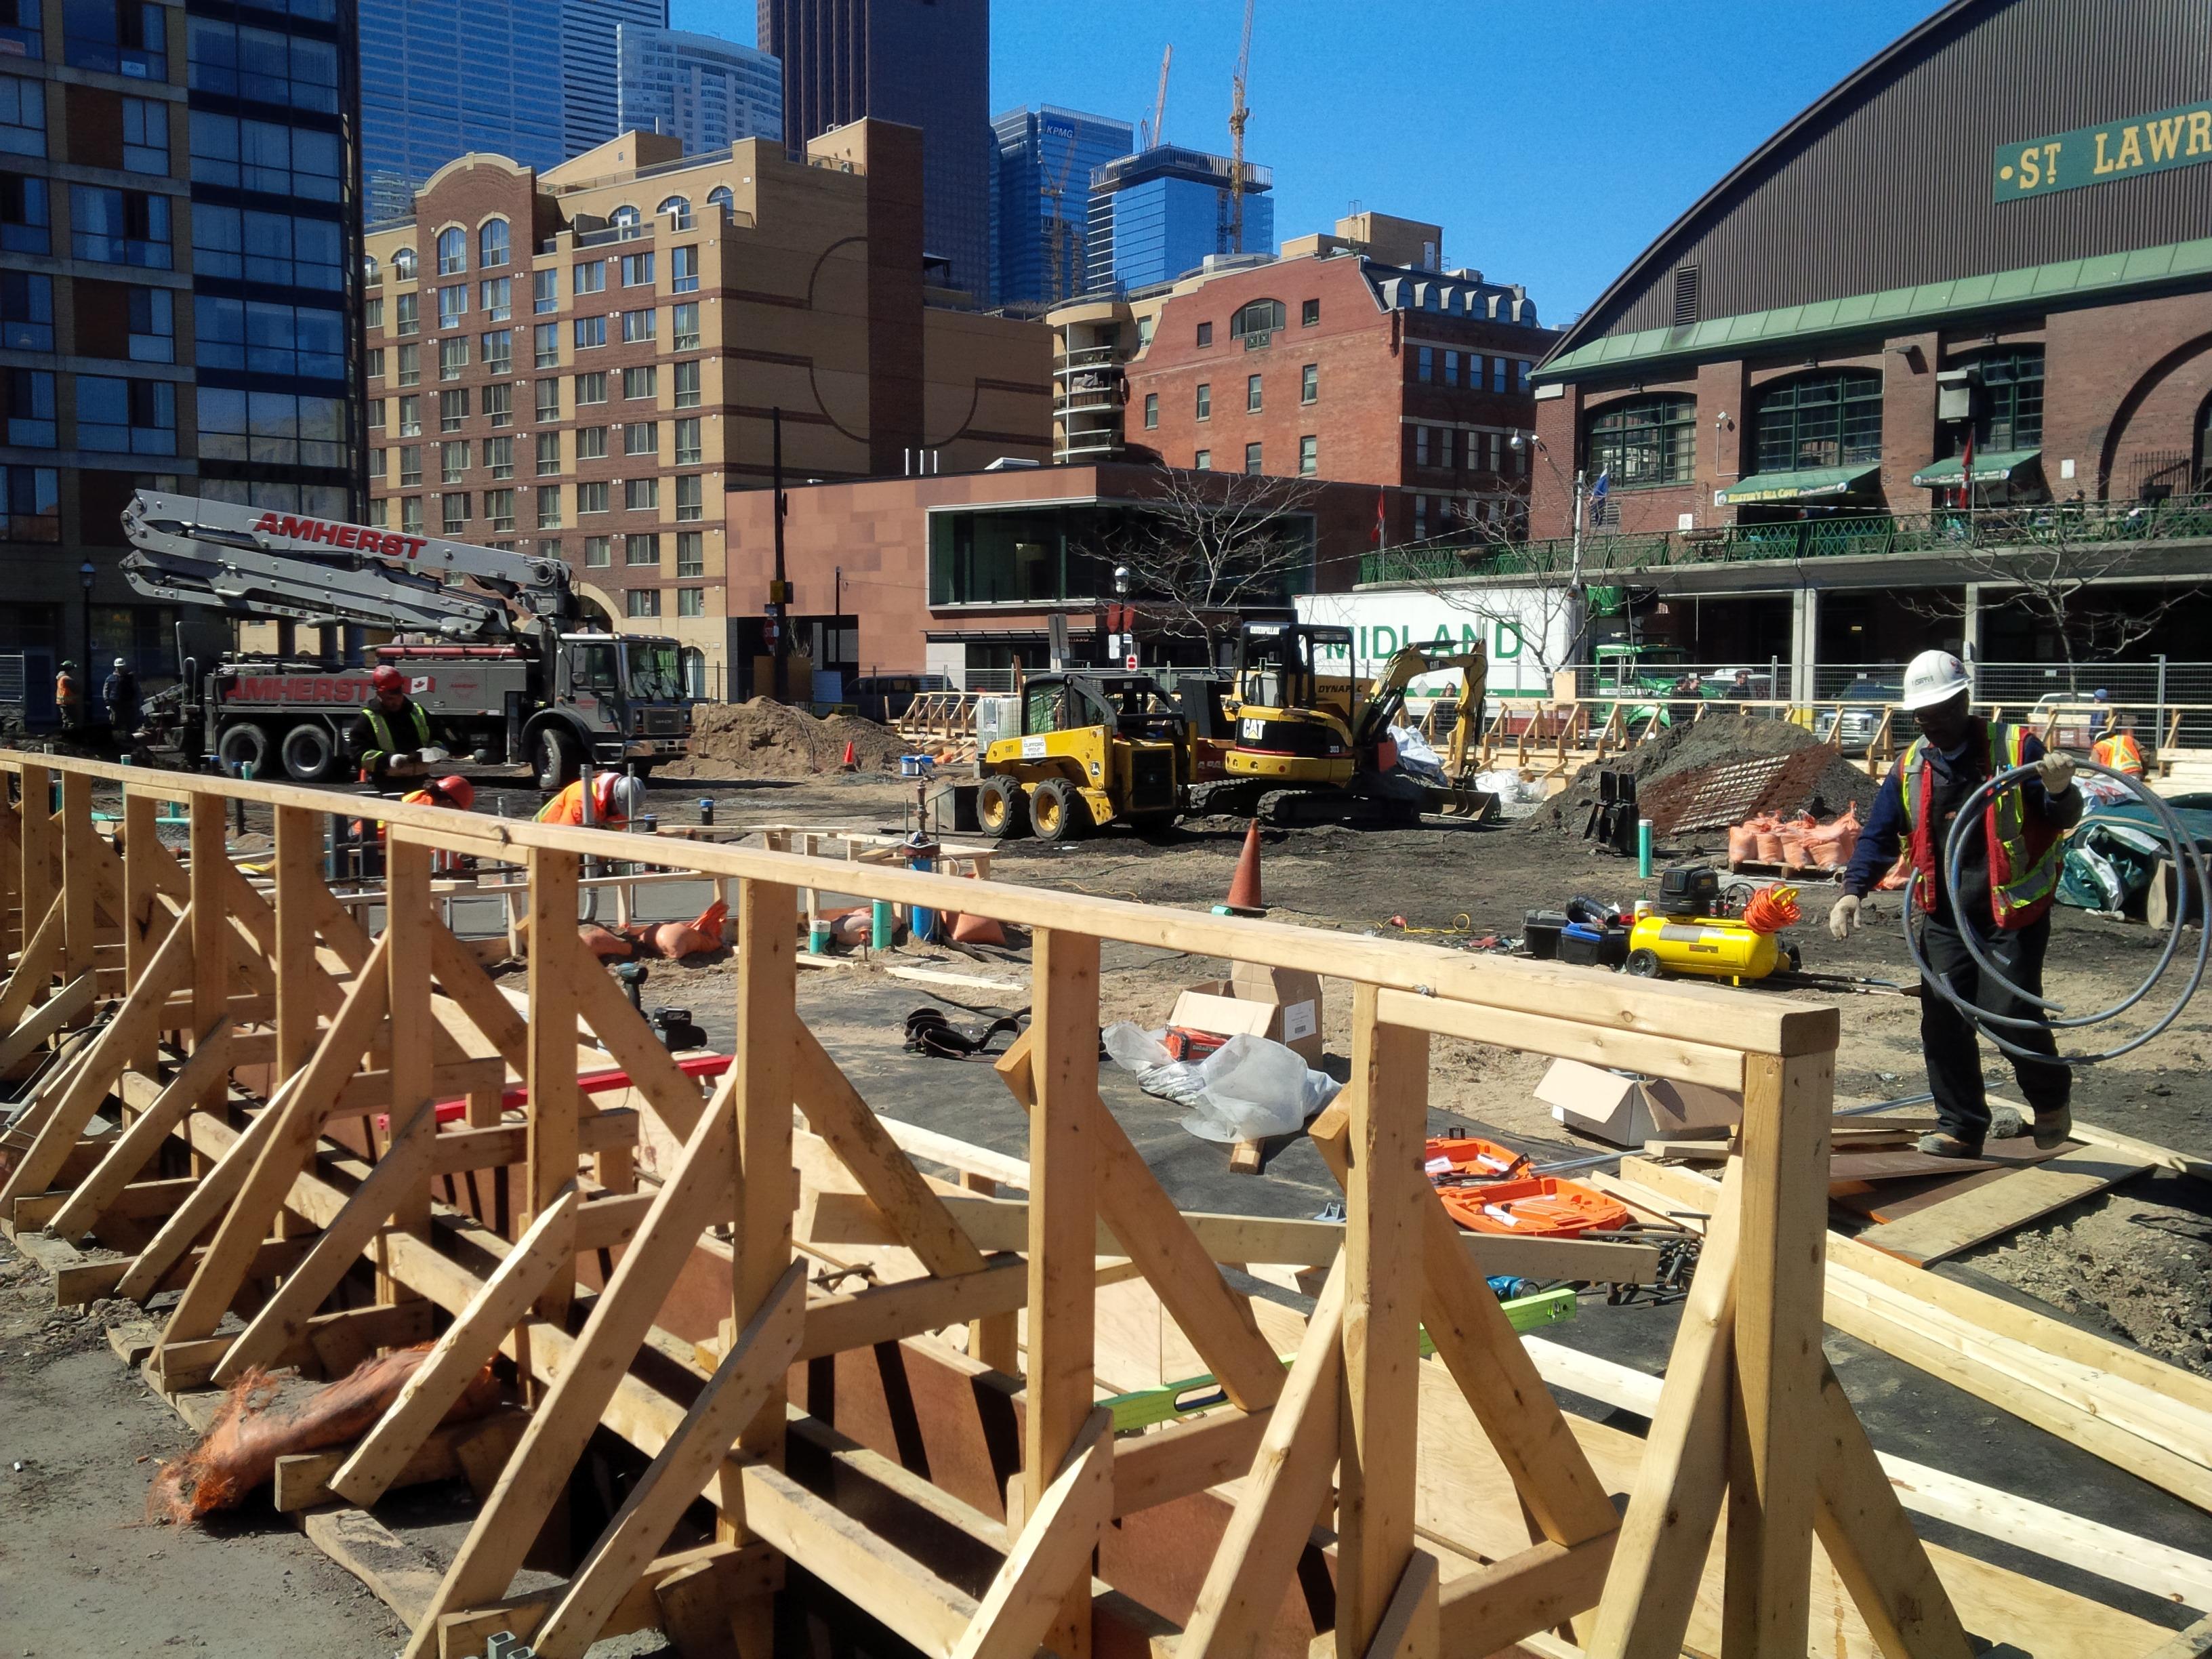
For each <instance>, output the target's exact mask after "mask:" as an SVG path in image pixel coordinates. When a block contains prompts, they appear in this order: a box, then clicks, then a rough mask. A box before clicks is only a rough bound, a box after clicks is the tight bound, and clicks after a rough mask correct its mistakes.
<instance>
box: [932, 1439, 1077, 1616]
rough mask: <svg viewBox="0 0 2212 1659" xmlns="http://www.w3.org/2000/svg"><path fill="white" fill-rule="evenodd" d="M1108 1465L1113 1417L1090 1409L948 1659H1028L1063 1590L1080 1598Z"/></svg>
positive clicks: (1062, 1597) (1055, 1613)
mask: <svg viewBox="0 0 2212 1659" xmlns="http://www.w3.org/2000/svg"><path fill="white" fill-rule="evenodd" d="M1113 1465H1114V1432H1113V1413H1110V1412H1107V1411H1104V1410H1103V1409H1102V1410H1098V1411H1094V1412H1092V1413H1091V1420H1090V1421H1089V1422H1088V1423H1087V1424H1085V1427H1084V1432H1083V1435H1082V1437H1080V1438H1079V1440H1078V1441H1077V1442H1076V1444H1075V1446H1074V1448H1073V1449H1072V1450H1071V1451H1070V1453H1069V1455H1068V1458H1067V1461H1066V1463H1065V1464H1064V1465H1063V1466H1062V1467H1061V1468H1060V1470H1059V1472H1058V1473H1057V1474H1056V1475H1055V1476H1054V1480H1053V1482H1052V1484H1051V1485H1050V1486H1048V1487H1046V1488H1045V1492H1044V1496H1043V1498H1041V1499H1040V1500H1039V1501H1038V1502H1037V1503H1036V1505H1035V1506H1034V1507H1033V1508H1032V1509H1031V1510H1030V1513H1029V1516H1028V1518H1027V1519H1026V1520H1025V1521H1024V1523H1023V1526H1022V1530H1021V1534H1020V1535H1019V1536H1018V1537H1017V1538H1016V1539H1015V1540H1014V1541H1013V1547H1012V1549H1010V1550H1008V1551H1007V1552H1006V1560H1005V1561H1004V1562H1003V1563H1001V1564H1000V1568H999V1571H997V1572H996V1573H995V1574H994V1575H993V1577H992V1579H991V1583H990V1584H989V1586H988V1587H987V1589H985V1591H984V1593H983V1599H982V1601H981V1603H980V1604H979V1605H978V1606H977V1607H976V1609H975V1617H974V1618H973V1619H971V1620H969V1622H968V1628H967V1630H966V1632H964V1633H963V1635H962V1636H961V1638H960V1642H959V1645H958V1646H957V1647H956V1648H954V1649H953V1650H952V1659H1030V1655H1032V1654H1034V1653H1035V1652H1036V1650H1037V1647H1038V1645H1039V1644H1040V1643H1041V1642H1042V1640H1043V1638H1044V1636H1045V1633H1046V1632H1048V1631H1049V1630H1050V1629H1051V1627H1052V1624H1053V1621H1054V1619H1056V1618H1057V1617H1059V1614H1060V1606H1061V1604H1062V1603H1063V1602H1065V1601H1066V1600H1067V1599H1068V1596H1069V1593H1070V1588H1071V1586H1072V1587H1073V1590H1074V1592H1075V1593H1076V1594H1079V1595H1083V1596H1084V1597H1085V1599H1086V1600H1088V1598H1089V1595H1090V1587H1091V1552H1092V1551H1093V1550H1095V1549H1096V1548H1097V1546H1098V1537H1099V1534H1101V1533H1103V1531H1104V1530H1105V1529H1106V1523H1107V1522H1108V1521H1109V1519H1110V1518H1111V1510H1112V1509H1113V1493H1114V1477H1113Z"/></svg>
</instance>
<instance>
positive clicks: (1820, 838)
mask: <svg viewBox="0 0 2212 1659" xmlns="http://www.w3.org/2000/svg"><path fill="white" fill-rule="evenodd" d="M1858 840H1859V813H1858V808H1857V806H1853V807H1851V808H1850V809H1849V810H1848V811H1845V812H1844V814H1843V816H1842V817H1838V818H1836V819H1834V820H1832V822H1830V823H1824V824H1822V825H1821V826H1820V828H1819V829H1808V830H1807V831H1806V832H1805V850H1806V851H1807V852H1808V853H1810V854H1812V855H1813V861H1814V863H1815V864H1819V865H1823V866H1826V867H1827V868H1829V869H1836V868H1838V867H1840V866H1844V865H1846V864H1849V863H1850V861H1851V852H1852V849H1853V848H1856V847H1857V845H1858Z"/></svg>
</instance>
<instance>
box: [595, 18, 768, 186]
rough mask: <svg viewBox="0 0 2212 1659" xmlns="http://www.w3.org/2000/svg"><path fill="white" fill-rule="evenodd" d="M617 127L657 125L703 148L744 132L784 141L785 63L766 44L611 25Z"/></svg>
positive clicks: (697, 150) (696, 151) (690, 147)
mask: <svg viewBox="0 0 2212 1659" xmlns="http://www.w3.org/2000/svg"><path fill="white" fill-rule="evenodd" d="M615 58H616V69H617V81H618V83H619V85H618V90H619V94H620V103H619V106H618V108H617V118H616V122H615V127H616V130H617V131H621V132H630V131H639V132H662V133H667V134H670V135H671V136H673V137H678V138H681V139H682V140H683V141H684V153H685V154H687V155H705V154H706V153H707V152H708V151H709V150H717V149H728V148H729V147H730V146H731V145H732V144H734V143H738V141H739V140H741V139H745V138H769V139H773V140H774V141H775V143H779V144H781V143H782V142H783V65H782V64H779V63H777V62H776V61H775V58H771V57H769V54H768V53H766V52H756V51H755V50H753V48H752V47H750V46H738V44H737V43H736V42H735V41H732V40H716V39H714V37H712V36H710V35H704V34H684V33H679V32H678V31H677V30H674V29H657V28H653V27H650V26H649V25H647V24H642V23H623V24H622V25H620V26H619V27H617V29H616V30H615Z"/></svg>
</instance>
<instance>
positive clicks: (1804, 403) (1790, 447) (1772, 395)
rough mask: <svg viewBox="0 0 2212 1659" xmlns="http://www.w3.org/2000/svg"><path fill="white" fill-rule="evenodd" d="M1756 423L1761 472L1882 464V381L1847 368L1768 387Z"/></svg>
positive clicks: (1762, 394)
mask: <svg viewBox="0 0 2212 1659" xmlns="http://www.w3.org/2000/svg"><path fill="white" fill-rule="evenodd" d="M1753 422H1754V423H1753V434H1754V441H1755V443H1756V447H1757V452H1758V456H1759V465H1758V468H1757V470H1758V471H1761V472H1788V471H1795V470H1796V469H1798V468H1801V467H1820V466H1844V465H1852V464H1854V463H1857V462H1862V461H1879V460H1880V459H1881V375H1880V374H1876V373H1875V372H1874V371H1873V370H1872V369H1845V370H1843V371H1841V372H1839V373H1837V374H1807V375H1802V376H1800V377H1799V378H1798V379H1796V380H1784V381H1783V382H1782V383H1781V384H1780V385H1779V386H1767V387H1765V388H1764V389H1763V390H1762V391H1761V392H1759V403H1758V409H1757V412H1756V414H1755V415H1754V416H1753Z"/></svg>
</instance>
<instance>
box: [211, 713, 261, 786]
mask: <svg viewBox="0 0 2212 1659" xmlns="http://www.w3.org/2000/svg"><path fill="white" fill-rule="evenodd" d="M215 757H216V762H217V763H219V764H220V765H221V766H222V769H223V770H224V771H225V772H226V773H230V774H236V773H237V772H238V771H239V770H240V769H241V768H245V767H251V768H252V769H253V775H254V776H255V777H257V778H259V777H266V776H267V775H268V771H269V734H268V733H267V732H264V731H263V730H262V729H261V728H260V727H259V726H256V725H254V724H253V723H252V721H250V720H240V722H239V723H238V724H237V725H235V726H224V727H223V728H222V736H221V737H220V738H216V745H215Z"/></svg>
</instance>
